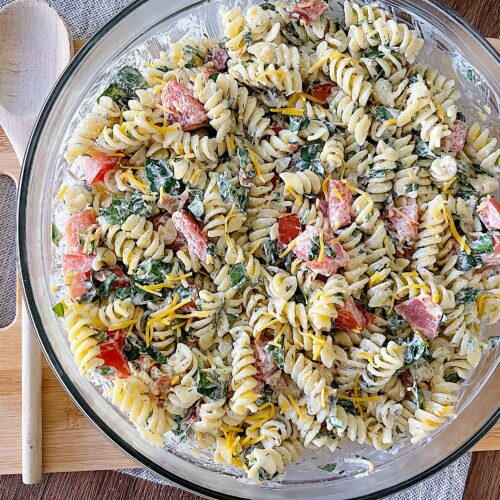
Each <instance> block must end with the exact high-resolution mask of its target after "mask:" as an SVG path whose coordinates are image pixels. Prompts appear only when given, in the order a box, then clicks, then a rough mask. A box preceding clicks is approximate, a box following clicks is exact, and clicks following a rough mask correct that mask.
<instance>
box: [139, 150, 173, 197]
mask: <svg viewBox="0 0 500 500" xmlns="http://www.w3.org/2000/svg"><path fill="white" fill-rule="evenodd" d="M146 178H147V180H148V181H149V188H150V189H151V191H153V192H154V193H159V192H160V188H163V190H164V191H165V193H169V194H171V195H174V196H175V195H178V194H180V189H181V185H180V182H179V181H178V180H177V179H176V178H175V177H174V172H173V170H172V168H171V166H170V164H169V162H168V161H167V160H151V159H150V158H148V159H147V160H146Z"/></svg>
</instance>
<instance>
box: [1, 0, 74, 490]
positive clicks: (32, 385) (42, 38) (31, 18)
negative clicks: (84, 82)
mask: <svg viewBox="0 0 500 500" xmlns="http://www.w3.org/2000/svg"><path fill="white" fill-rule="evenodd" d="M72 54H73V44H72V42H71V40H70V38H69V33H68V29H67V27H66V25H65V23H64V21H63V20H62V19H61V18H60V17H59V15H58V14H57V12H56V11H55V10H54V9H52V8H51V7H49V6H48V5H47V4H45V3H42V2H40V1H37V0H18V1H16V2H13V3H11V4H9V5H7V6H6V7H5V8H4V9H2V10H0V61H2V64H1V65H0V123H1V125H2V128H3V129H4V131H5V133H6V135H7V137H8V138H9V140H10V142H11V143H12V146H13V147H14V150H15V152H16V155H17V158H18V159H19V161H22V159H23V156H24V153H25V150H26V147H27V145H28V141H29V138H30V135H31V132H32V130H33V127H34V125H35V121H36V118H37V116H38V113H39V112H40V110H41V108H42V104H43V103H44V101H45V98H46V97H47V96H48V94H49V91H50V89H51V88H52V87H53V85H54V83H55V82H56V80H57V78H58V77H59V75H60V74H61V72H62V70H63V69H64V68H65V66H66V65H67V64H68V62H69V61H70V59H71V56H72ZM22 318H23V320H22V326H23V327H22V465H23V482H24V483H26V484H33V483H37V482H38V481H40V479H41V478H42V357H41V352H40V347H39V345H38V343H37V339H36V335H35V332H34V330H33V328H32V326H31V322H30V318H29V315H28V312H27V310H26V306H25V304H24V302H23V307H22Z"/></svg>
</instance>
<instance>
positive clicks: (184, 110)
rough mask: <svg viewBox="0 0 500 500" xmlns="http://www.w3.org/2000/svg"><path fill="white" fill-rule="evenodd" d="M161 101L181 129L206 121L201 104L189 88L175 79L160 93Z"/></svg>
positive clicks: (197, 125)
mask: <svg viewBox="0 0 500 500" xmlns="http://www.w3.org/2000/svg"><path fill="white" fill-rule="evenodd" d="M161 103H162V104H163V106H165V107H166V108H167V110H168V113H169V114H171V115H172V119H173V120H174V122H176V123H179V124H180V126H181V127H182V130H184V131H186V130H193V129H196V128H198V127H200V126H201V125H203V124H205V123H206V122H207V121H208V116H207V113H206V111H205V108H204V106H203V104H202V103H201V102H200V101H198V99H196V97H194V95H193V93H192V92H191V90H189V89H188V88H187V87H186V86H184V85H182V84H181V83H179V82H176V81H175V80H170V81H169V82H168V83H167V84H166V85H165V88H164V89H163V92H162V93H161Z"/></svg>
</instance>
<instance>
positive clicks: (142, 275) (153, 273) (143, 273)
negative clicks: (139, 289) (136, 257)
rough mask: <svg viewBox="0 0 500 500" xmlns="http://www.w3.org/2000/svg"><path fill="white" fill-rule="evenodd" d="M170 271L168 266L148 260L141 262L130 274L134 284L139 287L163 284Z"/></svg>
mask: <svg viewBox="0 0 500 500" xmlns="http://www.w3.org/2000/svg"><path fill="white" fill-rule="evenodd" d="M170 269H171V265H170V264H166V263H165V262H162V261H160V260H156V259H152V258H150V259H147V260H145V261H144V262H141V264H139V265H138V266H137V267H135V268H134V270H133V271H132V272H133V276H134V281H135V282H136V283H139V284H141V285H157V284H158V283H163V281H164V279H165V276H166V275H167V274H168V272H169V271H170Z"/></svg>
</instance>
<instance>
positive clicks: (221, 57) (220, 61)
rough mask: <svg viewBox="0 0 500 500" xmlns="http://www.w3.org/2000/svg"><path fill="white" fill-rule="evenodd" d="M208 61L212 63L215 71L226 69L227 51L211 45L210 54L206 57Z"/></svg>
mask: <svg viewBox="0 0 500 500" xmlns="http://www.w3.org/2000/svg"><path fill="white" fill-rule="evenodd" d="M207 59H208V60H209V61H212V62H213V63H214V68H215V69H216V70H217V71H226V70H227V61H228V59H229V56H228V55H227V52H226V51H225V50H224V49H222V48H221V47H213V48H212V54H211V55H210V56H208V58H207Z"/></svg>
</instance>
